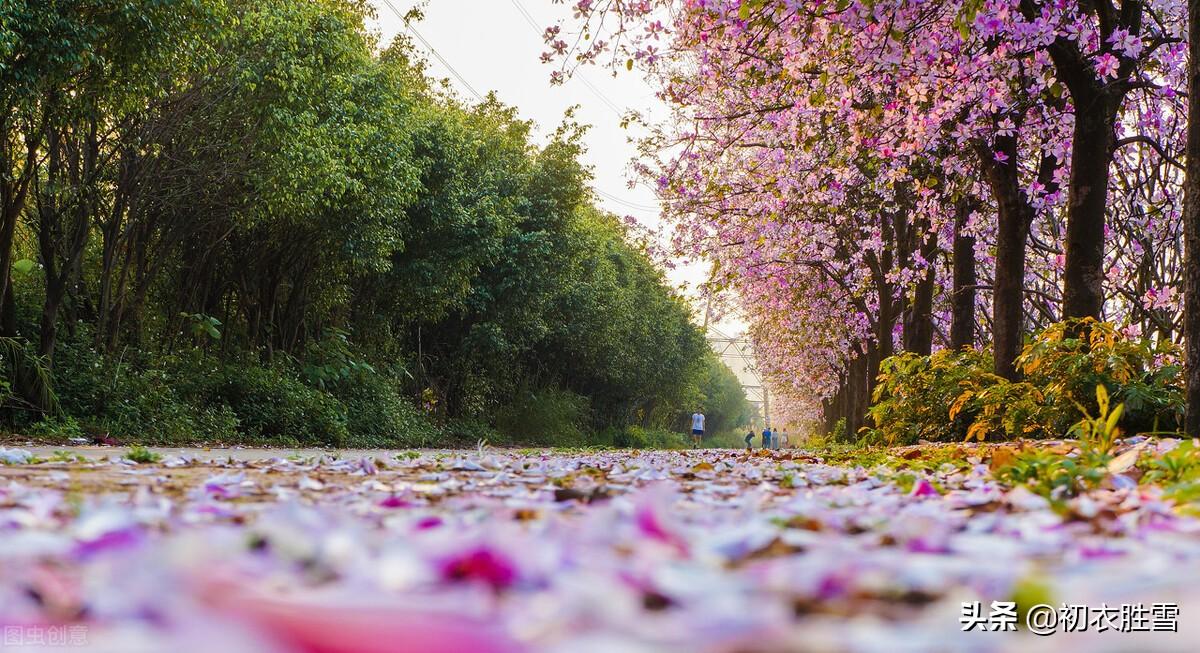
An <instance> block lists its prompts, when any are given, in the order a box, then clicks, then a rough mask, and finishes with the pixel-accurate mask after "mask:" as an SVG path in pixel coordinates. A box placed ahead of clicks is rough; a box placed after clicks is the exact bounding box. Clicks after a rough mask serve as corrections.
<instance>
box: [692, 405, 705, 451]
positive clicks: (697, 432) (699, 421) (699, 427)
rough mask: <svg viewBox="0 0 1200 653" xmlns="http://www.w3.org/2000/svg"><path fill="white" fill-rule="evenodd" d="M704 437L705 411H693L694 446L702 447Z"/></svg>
mask: <svg viewBox="0 0 1200 653" xmlns="http://www.w3.org/2000/svg"><path fill="white" fill-rule="evenodd" d="M703 437H704V413H692V448H693V449H698V448H700V438H703Z"/></svg>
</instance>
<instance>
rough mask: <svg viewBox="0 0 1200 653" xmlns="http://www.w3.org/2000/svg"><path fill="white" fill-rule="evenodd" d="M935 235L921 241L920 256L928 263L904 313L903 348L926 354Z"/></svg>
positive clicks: (928, 351)
mask: <svg viewBox="0 0 1200 653" xmlns="http://www.w3.org/2000/svg"><path fill="white" fill-rule="evenodd" d="M936 256H937V235H936V233H935V234H931V235H929V236H927V237H926V238H925V240H924V242H922V243H921V257H922V258H924V259H925V261H926V262H927V263H928V267H926V268H925V274H924V276H922V277H921V280H920V281H918V282H917V285H916V288H914V289H913V299H912V302H910V303H909V304H908V306H907V308H906V310H905V315H904V350H905V351H911V352H912V353H914V354H919V355H921V356H928V355H930V354H931V353H933V294H934V289H935V286H936V284H937V274H936V273H937V267H936V266H935V265H934V264H933V259H934V258H935V257H936Z"/></svg>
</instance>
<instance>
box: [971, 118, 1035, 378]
mask: <svg viewBox="0 0 1200 653" xmlns="http://www.w3.org/2000/svg"><path fill="white" fill-rule="evenodd" d="M979 150H980V151H979V159H980V163H981V165H982V166H983V168H984V171H985V173H986V176H987V180H988V186H989V187H990V188H991V190H992V196H993V197H995V198H996V209H997V211H996V213H997V215H996V283H995V285H994V286H993V290H992V338H993V340H994V341H995V371H996V374H997V375H999V376H1002V377H1004V378H1006V379H1009V380H1016V379H1017V378H1018V377H1019V376H1020V375H1019V374H1018V372H1017V368H1016V360H1017V356H1018V355H1020V353H1021V346H1022V340H1023V338H1024V323H1023V318H1024V312H1023V310H1022V305H1023V302H1024V286H1025V244H1026V241H1027V240H1028V238H1029V224H1030V223H1031V222H1032V220H1033V208H1032V207H1031V206H1030V205H1029V202H1028V201H1027V200H1026V199H1025V197H1024V195H1023V194H1022V193H1021V187H1020V181H1019V179H1018V178H1017V168H1016V160H1017V141H1016V138H1015V137H1012V136H1001V137H998V138H997V139H996V142H995V151H994V152H993V150H992V149H991V148H989V147H988V146H987V145H980V147H979ZM995 153H999V154H1001V155H1003V156H1005V157H1007V159H1006V160H1005V161H997V160H996V155H995Z"/></svg>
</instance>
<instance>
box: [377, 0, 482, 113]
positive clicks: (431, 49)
mask: <svg viewBox="0 0 1200 653" xmlns="http://www.w3.org/2000/svg"><path fill="white" fill-rule="evenodd" d="M383 3H384V4H385V5H387V7H388V9H391V10H392V13H393V14H396V18H399V19H400V21H401V22H403V23H404V27H405V29H407V30H408V31H409V32H412V35H413V36H415V37H417V40H418V41H420V42H421V43H423V44H424V45H425V47H426V48H429V52H430V53H431V54H433V56H434V58H436V59H437V60H438V61H440V62H442V65H443V66H445V67H446V70H449V71H450V74H451V75H454V78H455V79H457V80H458V81H459V83H460V84H462V85H463V86H464V87H466V89H467V90H468V91H470V92H471V95H474V96H475V97H476V98H478V99H479V101H480V102H482V101H483V96H482V95H480V94H479V91H476V90H475V88H474V87H473V86H471V84H470V83H469V82H467V80H466V78H465V77H463V76H462V75H460V74H459V72H458V71H457V70H456V69H455V68H454V66H451V65H450V62H449V61H446V59H445V57H443V56H442V55H441V54H440V53H439V52H438V51H437V48H435V47H433V45H432V44H430V42H429V41H426V40H425V37H424V36H421V33H420V32H418V31H417V28H416V27H414V26H413V25H412V23H410V22H408V19H407V18H405V17H404V16H403V15H402V14H401V13H400V10H399V9H396V5H394V4H392V2H391V0H383Z"/></svg>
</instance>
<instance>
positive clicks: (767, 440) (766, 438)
mask: <svg viewBox="0 0 1200 653" xmlns="http://www.w3.org/2000/svg"><path fill="white" fill-rule="evenodd" d="M762 439H763V440H762V446H763V449H770V448H771V427H769V426H768V427H766V428H764V429H763V432H762Z"/></svg>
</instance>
